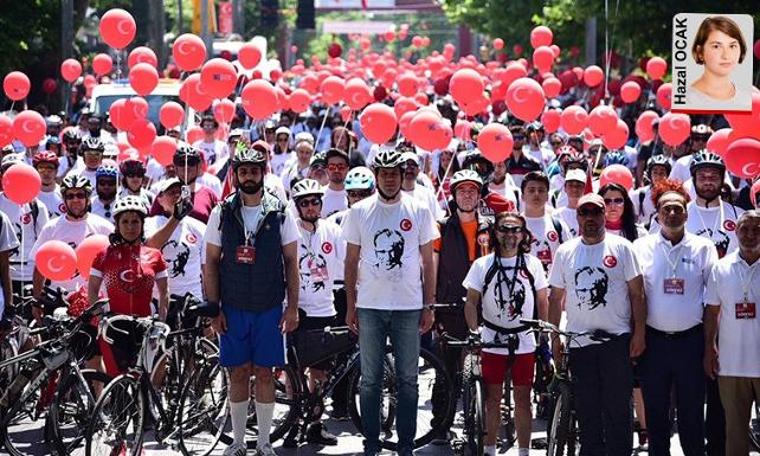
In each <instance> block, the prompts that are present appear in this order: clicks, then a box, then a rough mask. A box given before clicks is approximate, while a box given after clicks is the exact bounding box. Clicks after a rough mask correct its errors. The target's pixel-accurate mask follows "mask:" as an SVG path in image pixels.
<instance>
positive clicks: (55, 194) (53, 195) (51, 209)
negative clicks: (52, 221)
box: [37, 184, 66, 217]
mask: <svg viewBox="0 0 760 456" xmlns="http://www.w3.org/2000/svg"><path fill="white" fill-rule="evenodd" d="M37 199H38V200H39V201H40V202H41V203H42V204H44V205H45V207H46V208H47V211H48V215H50V217H58V216H59V215H61V214H63V213H64V212H66V207H65V206H64V205H63V196H61V187H60V186H59V185H58V184H55V188H54V189H53V190H52V191H49V192H46V191H42V190H41V191H40V193H39V195H37Z"/></svg>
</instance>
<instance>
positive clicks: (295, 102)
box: [290, 89, 311, 114]
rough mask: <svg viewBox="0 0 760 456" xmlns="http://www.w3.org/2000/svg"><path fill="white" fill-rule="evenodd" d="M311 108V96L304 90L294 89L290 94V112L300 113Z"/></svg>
mask: <svg viewBox="0 0 760 456" xmlns="http://www.w3.org/2000/svg"><path fill="white" fill-rule="evenodd" d="M309 106H311V95H309V92H307V91H306V90H304V89H296V90H294V91H293V93H291V94H290V110H291V111H294V112H297V113H299V114H300V113H302V112H306V111H307V110H308V109H309Z"/></svg>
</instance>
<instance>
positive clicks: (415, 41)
mask: <svg viewBox="0 0 760 456" xmlns="http://www.w3.org/2000/svg"><path fill="white" fill-rule="evenodd" d="M412 46H414V47H416V48H420V47H422V37H421V36H419V35H415V36H414V37H412Z"/></svg>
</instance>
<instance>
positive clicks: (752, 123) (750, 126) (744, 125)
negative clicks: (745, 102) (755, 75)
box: [724, 88, 760, 139]
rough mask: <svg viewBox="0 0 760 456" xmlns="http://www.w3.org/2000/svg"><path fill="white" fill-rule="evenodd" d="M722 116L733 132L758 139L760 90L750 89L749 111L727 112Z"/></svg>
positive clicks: (759, 137)
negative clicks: (750, 105) (750, 101)
mask: <svg viewBox="0 0 760 456" xmlns="http://www.w3.org/2000/svg"><path fill="white" fill-rule="evenodd" d="M724 116H725V117H726V120H727V121H728V123H729V124H730V125H731V128H732V129H733V130H734V133H735V134H737V135H739V136H746V137H750V138H757V139H760V91H758V90H757V89H755V88H753V90H752V111H751V112H727V113H725V114H724Z"/></svg>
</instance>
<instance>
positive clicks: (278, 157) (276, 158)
mask: <svg viewBox="0 0 760 456" xmlns="http://www.w3.org/2000/svg"><path fill="white" fill-rule="evenodd" d="M271 157H272V159H271V160H269V166H270V168H271V169H272V173H273V174H275V175H277V176H279V175H280V174H282V171H283V170H284V169H285V165H286V164H287V163H288V161H289V160H290V159H291V158H293V152H285V153H281V154H275V153H272V156H271Z"/></svg>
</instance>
